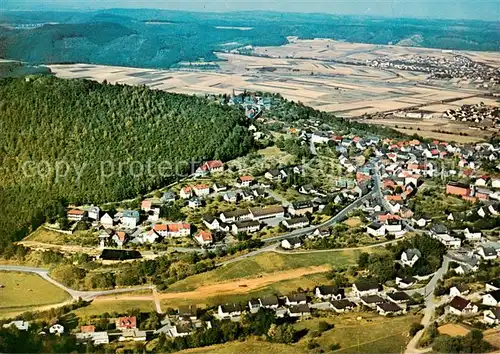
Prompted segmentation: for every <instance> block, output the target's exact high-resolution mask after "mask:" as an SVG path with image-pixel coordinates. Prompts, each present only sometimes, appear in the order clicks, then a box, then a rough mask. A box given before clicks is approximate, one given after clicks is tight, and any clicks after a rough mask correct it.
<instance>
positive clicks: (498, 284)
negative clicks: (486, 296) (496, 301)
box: [485, 278, 500, 292]
mask: <svg viewBox="0 0 500 354" xmlns="http://www.w3.org/2000/svg"><path fill="white" fill-rule="evenodd" d="M485 286H486V291H487V292H488V291H495V290H500V278H496V279H493V280H490V281H488V282H486V284H485Z"/></svg>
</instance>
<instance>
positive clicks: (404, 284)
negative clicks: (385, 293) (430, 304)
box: [396, 277, 417, 289]
mask: <svg viewBox="0 0 500 354" xmlns="http://www.w3.org/2000/svg"><path fill="white" fill-rule="evenodd" d="M416 282H417V279H416V278H414V277H405V278H400V277H396V285H397V286H398V288H400V289H407V288H409V287H411V286H413V285H414V284H415V283H416Z"/></svg>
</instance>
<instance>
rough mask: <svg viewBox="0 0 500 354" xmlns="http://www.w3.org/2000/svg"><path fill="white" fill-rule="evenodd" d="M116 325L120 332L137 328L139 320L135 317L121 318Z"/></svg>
mask: <svg viewBox="0 0 500 354" xmlns="http://www.w3.org/2000/svg"><path fill="white" fill-rule="evenodd" d="M115 325H116V329H119V330H123V329H133V328H137V318H136V317H135V316H125V317H119V318H117V319H116V323H115Z"/></svg>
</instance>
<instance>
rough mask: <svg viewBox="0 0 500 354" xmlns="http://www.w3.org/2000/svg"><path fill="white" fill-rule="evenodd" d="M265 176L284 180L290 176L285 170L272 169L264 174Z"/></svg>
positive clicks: (273, 179) (270, 178)
mask: <svg viewBox="0 0 500 354" xmlns="http://www.w3.org/2000/svg"><path fill="white" fill-rule="evenodd" d="M264 177H265V178H267V179H268V180H270V181H282V180H284V179H286V178H287V177H288V174H287V173H286V172H285V171H284V170H278V169H274V170H270V171H267V172H266V173H265V174H264Z"/></svg>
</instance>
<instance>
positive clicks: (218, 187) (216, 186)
mask: <svg viewBox="0 0 500 354" xmlns="http://www.w3.org/2000/svg"><path fill="white" fill-rule="evenodd" d="M212 189H213V190H214V191H215V192H216V193H219V192H225V191H227V186H226V185H225V184H222V183H218V182H214V184H213V185H212Z"/></svg>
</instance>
